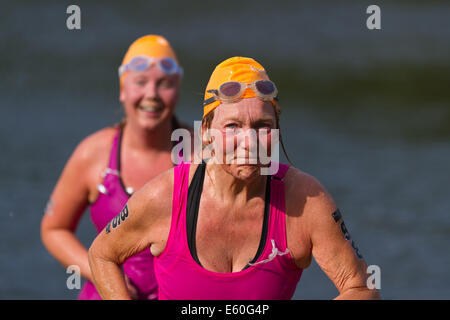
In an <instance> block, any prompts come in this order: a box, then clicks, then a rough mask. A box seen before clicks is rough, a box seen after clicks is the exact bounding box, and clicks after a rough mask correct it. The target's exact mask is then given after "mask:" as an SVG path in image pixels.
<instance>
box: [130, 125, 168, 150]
mask: <svg viewBox="0 0 450 320" xmlns="http://www.w3.org/2000/svg"><path fill="white" fill-rule="evenodd" d="M171 134H172V119H169V120H168V121H166V122H164V123H162V124H161V125H160V126H159V127H158V128H156V129H154V130H146V129H142V128H139V127H137V126H132V125H129V124H125V127H124V128H123V140H124V143H126V144H127V145H128V146H129V147H131V148H133V149H140V150H143V151H144V150H147V151H148V150H149V149H152V150H154V151H170V150H171V149H172V141H171V140H170V137H171Z"/></svg>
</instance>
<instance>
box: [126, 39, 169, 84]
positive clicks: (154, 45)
mask: <svg viewBox="0 0 450 320" xmlns="http://www.w3.org/2000/svg"><path fill="white" fill-rule="evenodd" d="M136 56H147V57H152V58H172V59H174V60H175V61H176V62H177V63H178V59H177V57H176V55H175V52H174V51H173V49H172V47H171V46H170V43H169V41H167V40H166V38H164V37H163V36H159V35H154V34H149V35H146V36H143V37H140V38H139V39H137V40H135V41H134V42H133V43H132V44H131V45H130V47H129V48H128V51H127V53H126V54H125V56H124V58H123V60H122V65H125V64H127V63H129V62H130V61H131V60H132V59H133V58H134V57H136ZM125 74H126V72H125V73H124V74H123V75H122V76H121V77H120V85H122V83H123V78H124V76H125Z"/></svg>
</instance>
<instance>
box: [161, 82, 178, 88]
mask: <svg viewBox="0 0 450 320" xmlns="http://www.w3.org/2000/svg"><path fill="white" fill-rule="evenodd" d="M159 85H160V86H161V87H163V88H173V87H174V86H175V81H172V80H163V81H161V82H160V83H159Z"/></svg>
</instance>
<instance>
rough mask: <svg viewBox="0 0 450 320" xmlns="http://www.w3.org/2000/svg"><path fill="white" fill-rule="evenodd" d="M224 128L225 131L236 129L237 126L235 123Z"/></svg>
mask: <svg viewBox="0 0 450 320" xmlns="http://www.w3.org/2000/svg"><path fill="white" fill-rule="evenodd" d="M225 128H227V129H236V128H237V124H236V123H228V124H226V125H225Z"/></svg>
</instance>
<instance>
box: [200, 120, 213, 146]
mask: <svg viewBox="0 0 450 320" xmlns="http://www.w3.org/2000/svg"><path fill="white" fill-rule="evenodd" d="M209 131H210V130H209V129H208V128H207V125H206V122H205V121H202V130H201V132H200V135H201V136H200V138H201V140H202V145H203V147H206V146H208V145H210V144H211V143H212V138H211V135H210V132H209Z"/></svg>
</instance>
